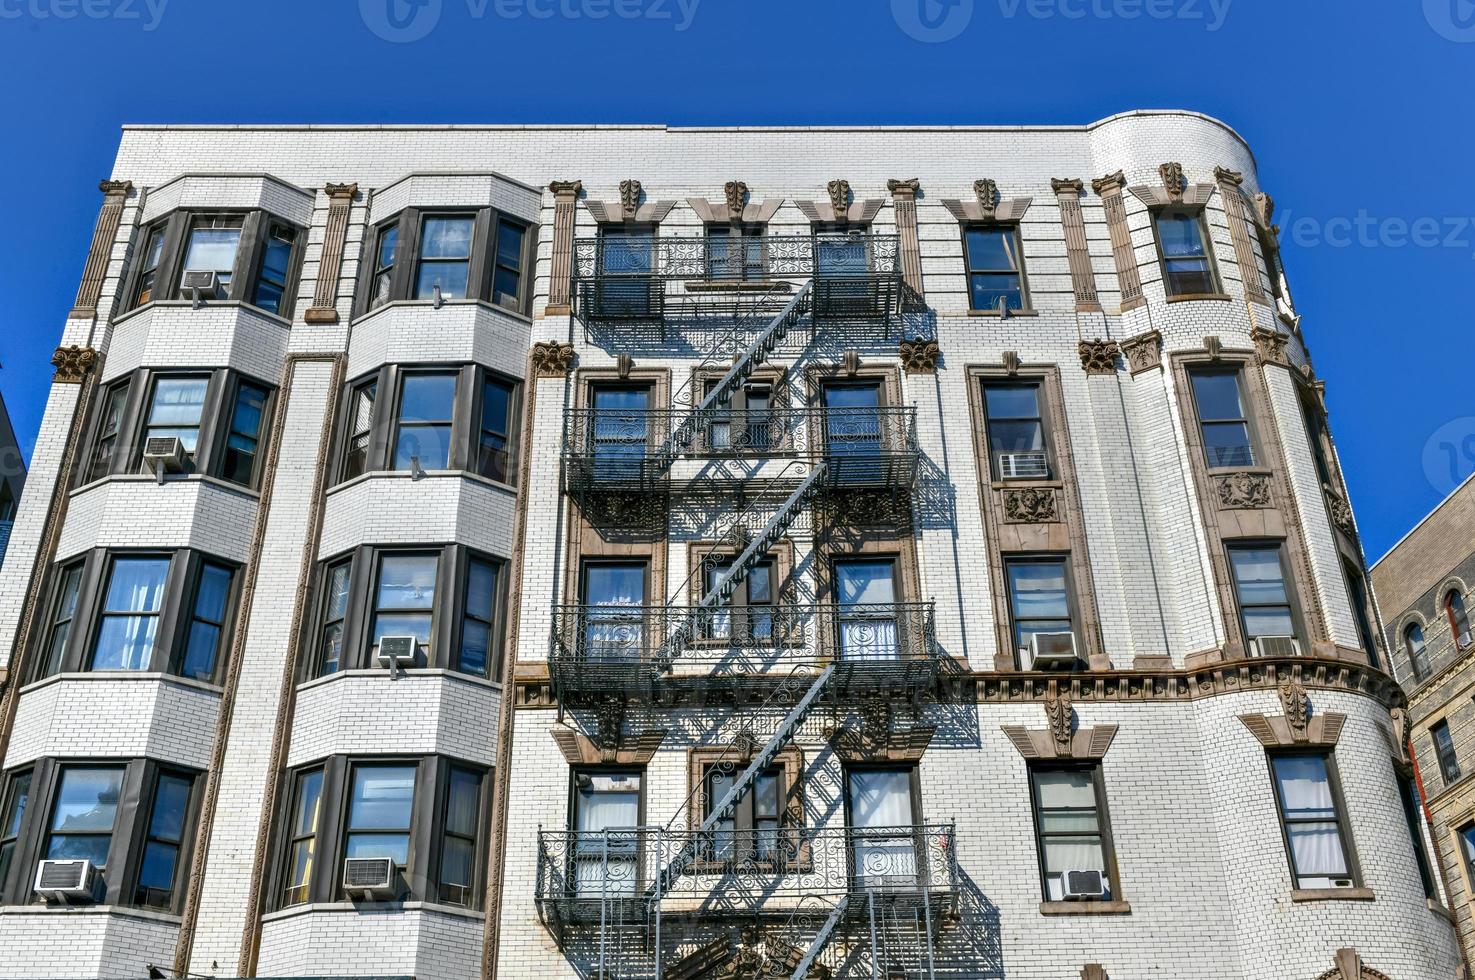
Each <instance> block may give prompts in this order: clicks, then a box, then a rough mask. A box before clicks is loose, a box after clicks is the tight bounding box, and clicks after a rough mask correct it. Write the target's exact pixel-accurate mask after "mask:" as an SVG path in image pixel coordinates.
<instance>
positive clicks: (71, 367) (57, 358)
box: [51, 344, 97, 385]
mask: <svg viewBox="0 0 1475 980" xmlns="http://www.w3.org/2000/svg"><path fill="white" fill-rule="evenodd" d="M51 363H52V364H54V365H55V366H56V374H55V375H53V376H52V378H51V381H52V383H53V384H59V385H79V384H81V383H82V382H83V381H86V380H87V375H89V374H91V373H92V369H93V368H94V367H95V366H96V365H97V351H95V350H93V349H92V348H91V347H78V346H76V345H75V344H73V345H72V346H71V347H58V348H57V349H56V353H54V354H52V355H51Z"/></svg>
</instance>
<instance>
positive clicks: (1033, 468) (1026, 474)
mask: <svg viewBox="0 0 1475 980" xmlns="http://www.w3.org/2000/svg"><path fill="white" fill-rule="evenodd" d="M1049 475H1050V462H1049V460H1047V459H1046V458H1045V453H1044V452H1043V451H1042V450H1034V451H1032V452H1027V453H999V479H1001V480H1043V479H1045V478H1047V477H1048V476H1049Z"/></svg>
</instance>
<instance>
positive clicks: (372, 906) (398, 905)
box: [261, 902, 486, 924]
mask: <svg viewBox="0 0 1475 980" xmlns="http://www.w3.org/2000/svg"><path fill="white" fill-rule="evenodd" d="M391 912H431V913H436V914H439V915H448V916H452V917H455V918H460V919H470V920H472V921H474V922H484V921H486V915H485V914H484V913H482V912H479V911H477V910H475V909H468V908H462V907H461V906H459V905H442V904H440V903H439V902H317V903H311V902H310V903H308V904H306V905H293V906H291V907H290V908H285V909H278V910H277V911H275V912H268V913H266V914H265V915H263V916H262V917H261V921H262V923H263V924H264V923H267V922H280V921H282V920H283V919H295V918H297V917H298V916H300V915H317V914H327V915H358V914H361V913H377V914H384V913H391Z"/></svg>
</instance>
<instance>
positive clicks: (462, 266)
mask: <svg viewBox="0 0 1475 980" xmlns="http://www.w3.org/2000/svg"><path fill="white" fill-rule="evenodd" d="M469 272H470V269H469V267H468V266H467V264H466V263H464V262H426V263H424V264H423V265H421V266H420V278H419V280H418V281H417V282H416V283H415V298H416V299H433V298H434V297H435V287H436V286H439V287H440V295H441V298H442V299H465V298H466V281H467V278H468V276H469Z"/></svg>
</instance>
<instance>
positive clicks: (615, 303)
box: [581, 224, 659, 317]
mask: <svg viewBox="0 0 1475 980" xmlns="http://www.w3.org/2000/svg"><path fill="white" fill-rule="evenodd" d="M598 248H599V253H598V262H599V264H598V278H597V279H596V280H595V282H593V283H591V284H588V285H587V286H586V287H585V288H587V289H592V290H593V294H592V296H591V295H589V294H587V293H585V294H583V295H582V296H581V300H592V302H593V304H594V309H595V310H596V311H597V312H598V313H600V314H603V315H605V316H626V317H641V316H648V315H650V314H651V312H652V311H653V310H654V309H658V308H659V306H658V304H657V303H655V302H653V298H654V297H655V296H656V295H658V294H657V292H656V289H657V288H659V287H657V286H655V285H654V284H653V282H652V280H651V278H650V275H651V271H652V270H653V269H654V268H655V266H656V229H655V228H654V227H653V226H651V225H633V224H625V225H605V224H602V225H600V226H599V246H598Z"/></svg>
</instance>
